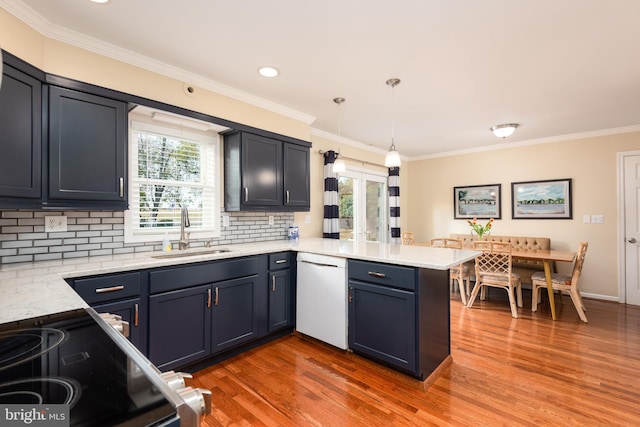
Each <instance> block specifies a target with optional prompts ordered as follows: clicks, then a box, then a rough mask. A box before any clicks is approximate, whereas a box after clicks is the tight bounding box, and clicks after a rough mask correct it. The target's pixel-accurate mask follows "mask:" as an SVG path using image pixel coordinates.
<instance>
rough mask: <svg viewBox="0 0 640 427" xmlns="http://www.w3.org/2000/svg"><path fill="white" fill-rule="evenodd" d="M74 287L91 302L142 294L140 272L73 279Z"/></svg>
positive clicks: (83, 297)
mask: <svg viewBox="0 0 640 427" xmlns="http://www.w3.org/2000/svg"><path fill="white" fill-rule="evenodd" d="M73 287H74V288H75V290H76V292H77V293H78V295H80V296H81V297H82V299H84V300H85V301H86V302H87V303H89V304H94V303H98V302H105V301H114V300H117V299H122V298H129V297H137V296H138V295H140V273H127V274H115V275H112V276H101V277H89V278H86V279H78V280H74V281H73Z"/></svg>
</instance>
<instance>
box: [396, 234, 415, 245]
mask: <svg viewBox="0 0 640 427" xmlns="http://www.w3.org/2000/svg"><path fill="white" fill-rule="evenodd" d="M400 236H401V238H402V244H403V245H413V244H414V243H415V242H416V240H415V238H414V237H413V231H403V232H402V234H401V235H400Z"/></svg>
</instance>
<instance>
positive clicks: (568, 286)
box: [531, 242, 589, 323]
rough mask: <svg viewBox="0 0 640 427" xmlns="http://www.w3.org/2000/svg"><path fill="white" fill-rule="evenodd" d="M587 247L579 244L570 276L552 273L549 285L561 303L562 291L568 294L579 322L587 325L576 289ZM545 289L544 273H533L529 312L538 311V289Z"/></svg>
mask: <svg viewBox="0 0 640 427" xmlns="http://www.w3.org/2000/svg"><path fill="white" fill-rule="evenodd" d="M588 246H589V243H587V242H580V246H579V247H578V253H577V255H576V260H575V262H574V263H573V272H572V273H571V276H567V275H564V274H558V273H553V274H552V275H551V285H552V287H553V290H554V291H558V292H559V293H560V301H562V291H567V292H569V295H570V296H571V301H573V305H574V306H575V308H576V311H577V312H578V316H580V320H582V321H583V322H585V323H588V320H587V315H586V314H585V311H586V308H585V307H584V303H583V302H582V296H581V295H580V290H579V289H578V280H579V279H580V276H581V275H582V266H583V265H584V257H585V255H586V254H587V247H588ZM546 288H547V279H546V278H545V275H544V271H537V272H535V273H533V275H532V276H531V311H536V310H537V309H538V299H539V294H540V289H546Z"/></svg>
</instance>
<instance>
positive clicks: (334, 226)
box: [322, 150, 340, 239]
mask: <svg viewBox="0 0 640 427" xmlns="http://www.w3.org/2000/svg"><path fill="white" fill-rule="evenodd" d="M336 157H337V156H336V152H335V151H333V150H330V151H327V152H326V153H324V172H323V174H324V220H323V223H322V237H323V238H325V239H339V238H340V217H339V213H338V178H336V175H335V174H334V173H333V164H334V163H335V161H336Z"/></svg>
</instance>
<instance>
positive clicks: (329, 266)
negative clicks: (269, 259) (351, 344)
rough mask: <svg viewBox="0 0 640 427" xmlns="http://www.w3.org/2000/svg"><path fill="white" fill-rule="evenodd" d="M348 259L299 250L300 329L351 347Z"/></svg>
mask: <svg viewBox="0 0 640 427" xmlns="http://www.w3.org/2000/svg"><path fill="white" fill-rule="evenodd" d="M346 265H347V261H346V259H344V258H335V257H330V256H326V255H316V254H310V253H305V252H298V276H297V282H296V283H297V294H296V330H297V331H298V332H300V333H302V334H305V335H308V336H310V337H313V338H316V339H319V340H320V341H324V342H326V343H328V344H331V345H334V346H336V347H338V348H341V349H343V350H346V349H347V269H346Z"/></svg>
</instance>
